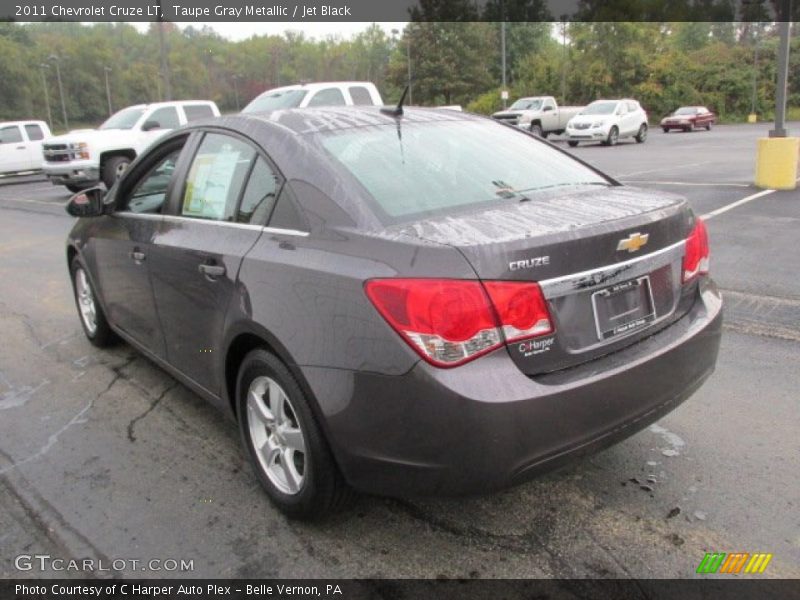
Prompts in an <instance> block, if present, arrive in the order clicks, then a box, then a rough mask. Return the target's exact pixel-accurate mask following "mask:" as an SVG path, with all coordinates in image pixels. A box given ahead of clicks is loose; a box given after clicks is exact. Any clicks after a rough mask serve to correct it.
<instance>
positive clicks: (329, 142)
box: [316, 121, 610, 222]
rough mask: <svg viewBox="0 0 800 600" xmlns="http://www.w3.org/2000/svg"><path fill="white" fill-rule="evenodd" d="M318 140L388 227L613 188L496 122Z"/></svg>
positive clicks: (361, 131) (367, 130)
mask: <svg viewBox="0 0 800 600" xmlns="http://www.w3.org/2000/svg"><path fill="white" fill-rule="evenodd" d="M399 126H400V128H401V129H400V133H401V134H402V135H400V136H399V135H398V130H397V128H396V127H394V126H380V127H364V128H358V129H344V130H339V131H332V132H325V133H320V134H316V135H318V136H319V139H320V141H321V143H322V146H323V147H324V148H325V149H326V150H327V151H328V152H329V153H330V154H331V155H332V156H333V157H334V158H335V159H336V160H338V161H339V162H340V163H341V164H342V165H343V167H344V168H345V169H347V170H348V171H349V172H350V173H352V174H353V175H354V176H355V178H356V179H357V180H358V181H359V182H360V183H361V184H362V185H363V186H364V188H366V190H367V191H368V192H369V193H370V195H371V196H372V197H373V198H374V199H375V201H376V202H377V204H378V207H379V209H380V210H379V211H378V212H379V213H380V212H382V213H384V214H385V215H386V216H387V217H388V219H387V220H388V221H390V222H391V221H398V220H403V219H404V218H410V217H411V216H415V215H416V216H419V215H422V214H426V213H442V212H447V211H448V210H450V209H456V208H463V207H469V206H478V205H487V206H488V205H491V204H492V203H501V202H519V201H520V200H521V199H523V198H526V199H528V198H530V199H533V197H532V196H530V194H532V193H534V192H536V191H537V190H543V189H547V188H553V187H557V186H575V185H610V184H609V182H608V181H607V180H606V179H605V178H603V177H601V176H600V175H598V174H597V173H596V172H594V171H592V170H591V169H590V168H589V167H586V166H584V165H582V164H581V163H579V162H577V161H575V160H574V159H572V158H571V157H569V156H568V155H565V154H564V153H562V152H559V151H558V150H555V149H553V148H550V147H549V146H547V145H546V144H542V143H540V142H538V141H536V140H534V139H531V138H530V137H529V136H527V135H523V134H520V133H519V132H517V131H515V130H512V129H510V128H507V127H504V126H502V125H498V124H496V123H494V122H482V121H449V122H438V123H406V124H402V123H401V124H400V125H399Z"/></svg>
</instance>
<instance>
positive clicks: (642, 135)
mask: <svg viewBox="0 0 800 600" xmlns="http://www.w3.org/2000/svg"><path fill="white" fill-rule="evenodd" d="M634 139H635V140H636V143H637V144H641V143H643V142H644V141H645V140H646V139H647V125H646V124H645V123H642V124H641V126H640V127H639V133H637V134H636V137H635V138H634Z"/></svg>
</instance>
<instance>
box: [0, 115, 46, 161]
mask: <svg viewBox="0 0 800 600" xmlns="http://www.w3.org/2000/svg"><path fill="white" fill-rule="evenodd" d="M46 137H50V128H49V127H48V126H47V123H45V122H44V121H10V122H6V123H0V174H7V173H20V172H24V171H38V170H40V169H41V168H42V140H43V139H44V138H46Z"/></svg>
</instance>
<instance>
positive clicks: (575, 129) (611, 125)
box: [567, 99, 647, 148]
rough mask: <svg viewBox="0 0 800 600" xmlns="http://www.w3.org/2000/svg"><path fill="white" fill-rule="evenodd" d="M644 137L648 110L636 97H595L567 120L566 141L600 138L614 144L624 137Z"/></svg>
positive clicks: (572, 143)
mask: <svg viewBox="0 0 800 600" xmlns="http://www.w3.org/2000/svg"><path fill="white" fill-rule="evenodd" d="M629 137H632V138H634V139H635V140H636V141H637V142H638V143H640V144H641V143H643V142H644V141H645V140H646V139H647V113H646V112H645V111H644V109H643V108H642V107H641V105H640V104H639V103H638V102H637V101H636V100H630V99H624V100H595V101H594V102H592V103H591V104H589V105H588V106H587V107H586V108H584V109H583V110H582V111H581V112H579V113H578V114H577V115H575V116H574V117H573V118H572V119H570V121H569V123H567V143H568V144H569V145H570V146H572V147H573V148H574V147H575V146H577V145H578V143H579V142H602V143H603V144H604V145H606V146H614V145H616V143H617V142H618V141H619V140H620V139H623V138H629Z"/></svg>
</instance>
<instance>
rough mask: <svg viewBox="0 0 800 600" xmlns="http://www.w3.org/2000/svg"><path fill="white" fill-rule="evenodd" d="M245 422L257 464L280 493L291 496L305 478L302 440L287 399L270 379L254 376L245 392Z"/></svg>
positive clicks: (293, 412)
mask: <svg viewBox="0 0 800 600" xmlns="http://www.w3.org/2000/svg"><path fill="white" fill-rule="evenodd" d="M247 422H248V431H249V434H250V440H251V442H252V443H253V449H254V450H255V454H256V457H257V458H258V462H259V464H260V465H261V468H262V470H263V471H264V473H265V474H266V476H267V478H268V479H269V480H270V482H271V483H272V484H273V485H274V486H275V487H276V488H278V490H280V491H281V492H283V493H284V494H288V495H295V494H297V493H299V492H300V490H301V489H302V487H303V483H304V482H305V479H306V468H307V465H306V454H307V453H306V441H305V436H304V435H303V430H302V429H301V428H300V422H299V420H298V418H297V413H296V412H295V409H294V406H292V402H291V400H289V397H288V396H287V395H286V392H284V391H283V388H282V387H281V386H280V385H279V384H278V383H277V382H276V381H275V380H274V379H272V378H270V377H265V376H260V377H256V378H255V379H254V380H253V381H252V383H251V384H250V387H249V388H248V390H247Z"/></svg>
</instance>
